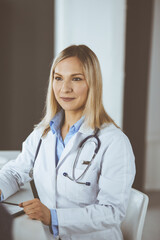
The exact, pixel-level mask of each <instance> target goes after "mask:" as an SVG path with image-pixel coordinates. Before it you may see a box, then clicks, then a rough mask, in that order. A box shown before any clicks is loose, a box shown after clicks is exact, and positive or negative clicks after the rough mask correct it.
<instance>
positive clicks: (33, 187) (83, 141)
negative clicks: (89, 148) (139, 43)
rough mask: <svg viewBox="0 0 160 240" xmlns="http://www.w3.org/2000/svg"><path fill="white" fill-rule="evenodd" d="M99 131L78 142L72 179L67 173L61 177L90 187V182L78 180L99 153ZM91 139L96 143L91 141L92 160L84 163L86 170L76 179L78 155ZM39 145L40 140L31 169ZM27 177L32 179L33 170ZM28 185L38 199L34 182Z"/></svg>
mask: <svg viewBox="0 0 160 240" xmlns="http://www.w3.org/2000/svg"><path fill="white" fill-rule="evenodd" d="M99 130H100V129H99V128H96V129H95V132H94V134H93V135H89V136H88V137H86V138H85V139H83V140H82V141H81V142H80V144H79V146H78V152H77V155H76V158H75V161H74V164H73V169H72V177H70V176H69V175H68V173H66V172H64V173H63V176H64V177H67V178H68V179H70V180H71V181H73V182H75V183H78V184H85V185H86V186H90V185H91V183H90V182H81V181H79V180H80V179H81V178H83V177H84V175H85V174H86V172H87V171H88V169H89V167H90V166H91V164H92V162H93V160H94V158H95V156H96V155H97V153H98V151H99V149H100V146H101V141H100V139H99V137H98V132H99ZM93 138H94V139H95V140H96V142H95V141H93V142H94V144H95V149H94V153H93V156H92V158H91V160H90V161H86V162H87V167H86V169H85V170H84V171H83V173H82V174H81V175H80V176H79V177H78V178H76V177H75V169H76V166H77V163H78V160H79V156H80V154H81V152H82V150H83V147H84V145H85V143H86V142H87V141H88V140H89V139H93ZM41 143H42V138H40V140H39V143H38V146H37V149H36V153H35V157H34V163H33V167H34V164H35V161H36V158H37V155H38V152H39V150H40V146H41ZM29 176H30V178H33V168H32V169H31V170H30V172H29ZM30 185H31V188H32V192H33V195H34V197H36V198H39V197H38V193H37V190H36V187H35V183H34V180H32V181H31V182H30Z"/></svg>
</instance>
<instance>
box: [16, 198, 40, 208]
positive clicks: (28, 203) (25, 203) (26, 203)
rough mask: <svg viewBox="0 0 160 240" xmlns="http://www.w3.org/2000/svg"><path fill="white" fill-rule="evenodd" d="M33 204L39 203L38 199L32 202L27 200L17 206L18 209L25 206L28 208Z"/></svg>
mask: <svg viewBox="0 0 160 240" xmlns="http://www.w3.org/2000/svg"><path fill="white" fill-rule="evenodd" d="M35 202H39V199H37V198H34V199H32V200H29V201H26V202H22V203H20V204H19V206H20V207H26V206H29V205H31V204H33V203H35Z"/></svg>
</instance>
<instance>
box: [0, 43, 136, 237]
mask: <svg viewBox="0 0 160 240" xmlns="http://www.w3.org/2000/svg"><path fill="white" fill-rule="evenodd" d="M95 134H96V137H92V138H89V139H88V140H86V141H85V143H84V144H81V143H82V141H83V140H84V139H85V138H86V137H88V136H91V135H95ZM97 137H98V139H97ZM40 138H42V143H41V146H40V148H39V152H38V155H37V158H36V161H35V165H34V157H35V154H36V149H37V145H38V143H39V140H40ZM80 145H82V146H81V148H80ZM79 148H80V149H82V151H81V152H80V153H78V150H79ZM95 148H96V152H97V154H96V153H95V157H94V159H93V160H92V156H94V150H95ZM77 154H78V155H77ZM33 165H34V171H33V175H34V181H35V185H36V188H37V191H38V195H39V198H40V200H38V199H33V200H30V201H27V202H24V203H21V206H22V207H24V211H25V212H26V214H27V215H28V216H29V217H30V218H31V219H38V220H41V221H42V222H43V223H44V224H46V225H48V226H50V227H51V229H52V231H53V234H54V236H56V235H59V236H60V238H61V239H62V240H63V239H76V240H77V239H81V240H82V239H83V240H85V239H86V240H89V239H92V240H93V239H99V240H103V239H110V240H120V239H123V236H122V233H121V229H120V224H121V222H122V220H123V218H124V216H125V212H126V208H127V204H128V199H129V195H130V190H131V186H132V183H133V180H134V176H135V163H134V155H133V152H132V148H131V145H130V142H129V140H128V138H127V137H126V136H125V134H124V133H123V132H122V131H121V130H120V129H119V128H118V127H117V125H116V124H115V123H114V121H113V120H112V119H111V118H110V117H109V116H108V114H107V113H106V112H105V110H104V107H103V104H102V77H101V70H100V66H99V62H98V59H97V57H96V55H95V54H94V53H93V51H92V50H91V49H89V48H88V47H87V46H85V45H79V46H76V45H73V46H70V47H68V48H66V49H64V50H63V51H62V52H61V53H60V54H59V56H58V57H57V58H56V59H55V61H54V62H53V65H52V67H51V72H50V80H49V87H48V93H47V100H46V113H45V116H44V118H43V119H42V121H41V122H40V123H39V125H38V126H37V127H36V128H35V130H34V131H33V132H32V133H31V134H30V136H29V137H28V138H27V139H26V141H25V142H24V143H23V149H22V153H21V154H20V155H19V156H18V158H17V159H16V160H15V161H11V162H9V163H8V164H7V165H6V166H5V167H4V168H3V169H2V171H1V173H0V189H1V190H2V194H3V198H4V199H5V198H7V197H8V196H10V195H11V194H13V193H14V192H16V191H18V190H19V186H21V185H22V184H24V183H25V182H27V181H30V180H31V177H30V176H31V174H30V170H31V169H32V167H33Z"/></svg>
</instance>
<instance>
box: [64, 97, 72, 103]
mask: <svg viewBox="0 0 160 240" xmlns="http://www.w3.org/2000/svg"><path fill="white" fill-rule="evenodd" d="M61 99H62V100H63V101H64V102H70V101H73V100H74V99H75V98H68V97H61Z"/></svg>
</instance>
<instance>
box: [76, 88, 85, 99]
mask: <svg viewBox="0 0 160 240" xmlns="http://www.w3.org/2000/svg"><path fill="white" fill-rule="evenodd" d="M77 91H78V94H79V96H81V97H82V98H83V99H87V96H88V86H86V85H84V86H82V87H80V88H78V89H77Z"/></svg>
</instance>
